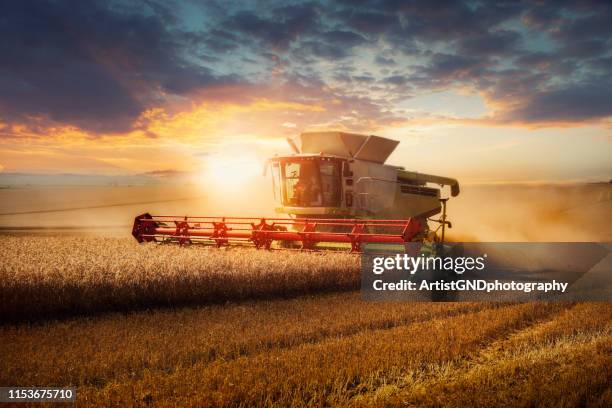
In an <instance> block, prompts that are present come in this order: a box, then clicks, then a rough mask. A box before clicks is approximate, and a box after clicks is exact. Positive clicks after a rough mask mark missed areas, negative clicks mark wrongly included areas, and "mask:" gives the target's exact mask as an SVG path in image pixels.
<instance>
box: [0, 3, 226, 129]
mask: <svg viewBox="0 0 612 408" xmlns="http://www.w3.org/2000/svg"><path fill="white" fill-rule="evenodd" d="M160 10H163V11H164V12H163V13H162V12H160ZM170 15H171V13H170V12H169V11H167V10H166V9H165V8H160V7H156V8H154V9H153V10H151V12H150V13H149V14H138V13H135V12H133V11H131V10H129V9H123V8H121V7H110V6H106V7H105V3H93V4H85V3H84V2H73V3H72V2H71V3H66V2H61V1H38V2H12V3H9V4H6V5H5V6H4V7H3V18H2V19H0V37H2V38H3V41H2V42H0V108H1V113H0V115H2V119H4V120H5V121H17V120H28V118H32V117H34V118H38V119H41V118H45V119H49V120H51V121H53V122H59V123H70V124H73V125H76V126H79V127H81V128H83V129H87V130H90V131H93V132H121V131H125V130H127V129H129V128H130V127H131V124H132V122H133V121H134V120H135V119H136V118H137V117H138V116H139V115H140V113H141V112H143V111H144V110H145V109H146V108H148V107H150V106H152V105H154V104H158V103H160V102H163V101H164V100H165V99H166V97H167V95H168V94H171V95H185V94H188V93H190V92H192V91H193V90H194V89H197V88H200V87H206V86H211V85H215V84H221V83H226V82H231V81H234V80H235V78H232V77H224V76H219V75H215V74H214V73H213V72H212V71H211V70H209V69H208V68H206V67H205V66H201V65H196V64H193V63H190V62H189V61H188V59H187V58H186V56H185V53H186V52H187V51H188V50H189V49H191V47H192V45H193V44H192V42H193V41H195V40H197V36H194V35H193V34H189V33H185V32H181V31H178V30H173V29H172V28H171V22H169V21H168V20H169V16H170Z"/></svg>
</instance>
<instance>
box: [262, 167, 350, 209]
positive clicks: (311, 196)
mask: <svg viewBox="0 0 612 408" xmlns="http://www.w3.org/2000/svg"><path fill="white" fill-rule="evenodd" d="M343 161H344V160H342V159H339V158H334V157H323V156H310V157H309V156H306V157H304V156H301V157H279V158H274V159H272V160H271V163H270V164H271V169H272V179H273V183H274V184H273V188H274V196H275V199H276V201H277V202H279V203H280V204H281V205H282V206H285V207H340V206H341V204H342V203H341V201H342V162H343Z"/></svg>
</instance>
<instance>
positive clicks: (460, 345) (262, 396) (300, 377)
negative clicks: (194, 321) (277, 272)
mask: <svg viewBox="0 0 612 408" xmlns="http://www.w3.org/2000/svg"><path fill="white" fill-rule="evenodd" d="M565 307H567V306H565V305H558V304H524V305H509V306H500V307H494V308H491V309H485V310H481V311H475V312H472V313H467V314H459V315H456V316H452V317H439V318H433V319H431V320H427V321H423V322H418V323H414V324H410V325H407V326H399V327H394V328H390V329H383V330H365V331H362V332H359V333H356V334H354V335H351V336H345V337H330V338H327V339H324V340H322V341H320V342H318V343H314V344H302V345H300V346H296V347H293V348H291V349H277V350H270V351H269V352H267V353H262V354H256V355H252V356H245V357H240V358H238V359H235V360H232V361H222V360H217V361H215V362H213V363H212V364H208V365H203V364H202V363H196V364H194V365H193V366H192V367H188V368H185V369H179V370H176V371H175V372H173V373H170V374H165V375H161V376H160V374H155V373H149V375H147V376H145V378H143V379H141V380H137V381H134V382H131V383H129V384H126V383H124V382H123V383H121V384H119V383H115V384H109V385H108V386H107V387H104V388H103V389H90V391H89V392H91V393H92V394H91V395H92V396H93V395H96V398H103V399H105V398H108V401H111V400H113V399H117V398H119V399H121V398H122V397H121V396H122V395H127V394H131V393H132V392H136V393H138V392H141V391H143V390H146V389H151V388H150V387H152V385H153V384H157V391H158V392H159V394H157V395H155V394H154V395H152V398H154V399H155V398H163V397H162V396H163V395H166V396H167V395H168V392H169V391H170V389H174V388H173V387H179V388H181V387H182V388H181V389H182V390H184V391H185V392H186V393H188V394H189V397H190V398H192V400H191V401H197V403H195V402H194V404H196V405H197V404H200V405H204V406H228V405H229V406H235V405H240V404H241V403H243V404H245V405H265V404H267V403H269V402H272V401H273V402H274V403H276V404H280V405H304V404H306V405H325V404H348V403H350V402H351V401H354V397H355V396H358V395H360V394H367V393H369V392H372V391H374V390H376V389H377V388H380V387H382V386H384V385H387V384H389V383H392V382H394V381H396V380H397V379H398V378H403V377H405V376H406V375H407V374H409V373H410V372H413V371H416V370H427V369H431V367H435V366H443V365H445V364H446V365H448V364H452V363H453V362H456V361H460V360H461V359H462V358H465V357H466V356H468V355H470V354H473V353H474V352H475V351H476V350H478V349H480V348H482V347H483V345H486V344H490V343H491V342H492V341H494V340H495V339H498V338H499V337H500V336H504V335H507V334H508V333H510V332H512V331H514V330H517V329H519V328H521V327H526V326H528V325H531V324H533V323H535V322H537V321H540V320H541V319H545V318H546V317H548V316H550V315H553V314H555V313H559V311H561V310H563V309H564V308H565ZM441 345H443V346H441ZM188 384H192V385H193V384H198V387H199V390H200V391H198V392H196V393H195V394H194V391H193V390H192V389H191V388H190V387H189V386H188ZM190 389H191V390H192V391H189V390H190ZM185 398H187V397H185ZM271 398H272V400H271ZM165 401H166V402H168V403H170V401H168V400H165ZM186 402H187V399H183V397H178V398H176V399H174V398H173V399H172V403H175V404H179V405H181V404H183V403H186Z"/></svg>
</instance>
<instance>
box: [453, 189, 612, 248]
mask: <svg viewBox="0 0 612 408" xmlns="http://www.w3.org/2000/svg"><path fill="white" fill-rule="evenodd" d="M448 214H449V219H450V220H451V221H452V223H453V228H452V229H451V230H450V231H449V239H451V240H453V241H456V242H459V241H462V242H610V241H611V240H612V226H611V225H610V221H609V220H610V219H612V184H609V183H593V184H564V185H550V184H548V185H496V186H492V185H488V186H466V187H465V188H464V189H463V191H462V193H461V195H460V196H458V197H457V198H455V199H451V200H449V202H448Z"/></svg>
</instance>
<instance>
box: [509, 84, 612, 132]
mask: <svg viewBox="0 0 612 408" xmlns="http://www.w3.org/2000/svg"><path fill="white" fill-rule="evenodd" d="M610 95H612V82H611V81H610V80H609V79H602V81H600V82H597V83H579V84H569V85H567V86H565V87H563V88H560V89H551V90H544V91H541V92H535V93H534V94H533V95H532V96H531V97H530V98H528V99H527V101H526V103H525V104H524V105H522V106H520V107H518V108H516V109H513V110H510V111H509V112H506V113H505V115H504V117H506V118H508V119H510V120H519V121H524V122H529V123H546V122H553V123H555V122H556V123H559V122H561V123H563V122H570V123H571V122H580V121H587V120H592V119H598V118H604V117H608V116H612V98H611V97H610Z"/></svg>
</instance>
